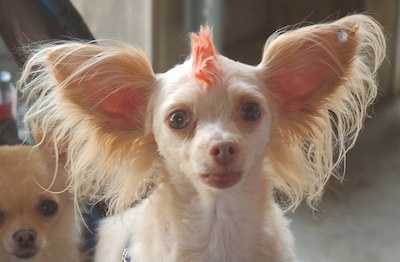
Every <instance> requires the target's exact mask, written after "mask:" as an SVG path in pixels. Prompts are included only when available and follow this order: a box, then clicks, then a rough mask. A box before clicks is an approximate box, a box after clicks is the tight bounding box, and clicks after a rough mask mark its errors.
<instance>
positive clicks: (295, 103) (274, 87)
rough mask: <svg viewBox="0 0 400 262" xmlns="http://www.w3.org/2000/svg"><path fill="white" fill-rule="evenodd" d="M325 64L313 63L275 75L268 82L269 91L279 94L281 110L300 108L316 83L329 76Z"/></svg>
mask: <svg viewBox="0 0 400 262" xmlns="http://www.w3.org/2000/svg"><path fill="white" fill-rule="evenodd" d="M328 72H329V70H328V69H327V66H326V65H322V64H315V65H312V66H307V67H303V68H299V69H296V70H294V71H291V72H285V73H282V74H279V75H277V76H276V77H274V78H273V81H272V82H271V83H270V84H271V86H270V88H271V91H273V92H274V93H276V94H279V96H280V97H281V98H283V99H282V100H283V101H282V104H281V109H282V110H283V111H293V110H300V109H301V108H302V107H303V106H304V104H303V102H304V100H306V99H307V98H309V97H310V96H311V95H312V93H313V92H314V91H316V90H317V89H318V85H319V84H321V83H323V82H324V81H325V80H328V78H329V73H328Z"/></svg>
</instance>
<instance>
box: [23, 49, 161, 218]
mask: <svg viewBox="0 0 400 262" xmlns="http://www.w3.org/2000/svg"><path fill="white" fill-rule="evenodd" d="M155 81H156V80H155V75H154V73H153V71H152V68H151V66H150V64H149V62H148V60H147V59H146V57H145V56H144V55H143V54H142V53H141V52H140V51H139V50H137V49H135V48H133V47H131V46H129V45H123V44H121V45H115V44H114V45H112V46H108V45H105V44H104V43H98V44H84V43H73V42H70V43H65V44H59V45H51V46H48V47H44V48H41V49H40V50H39V51H38V52H36V53H34V55H33V56H32V57H31V58H30V60H29V61H28V63H27V64H26V66H25V68H24V71H23V74H22V76H21V78H20V82H19V88H20V89H21V90H22V91H26V92H27V94H28V97H27V99H28V103H29V104H30V108H29V111H28V112H27V114H26V116H25V120H26V121H27V123H30V126H31V127H34V128H36V129H39V130H40V132H43V135H44V139H45V140H47V139H48V140H50V141H51V142H54V143H55V144H56V146H57V148H58V149H59V150H65V151H66V152H68V155H67V158H68V162H67V164H68V167H69V168H70V177H71V180H72V185H73V186H74V188H73V190H74V193H75V195H77V196H89V197H93V198H96V197H101V198H106V199H107V200H110V199H111V200H110V201H115V202H116V203H117V204H115V205H114V206H115V207H116V208H117V209H120V210H121V209H123V206H125V207H126V206H129V205H130V204H131V203H128V202H129V201H131V202H134V201H135V200H136V198H137V196H135V190H134V189H135V188H137V186H138V184H140V183H141V182H142V181H143V179H144V177H146V176H147V175H148V174H147V173H148V170H149V169H150V167H151V163H152V161H151V160H149V159H150V158H151V157H155V155H156V146H155V145H154V143H155V142H154V138H153V136H152V135H151V134H150V131H149V130H146V126H147V124H146V123H148V121H151V119H150V117H147V116H146V115H147V110H148V108H147V107H148V106H147V105H148V103H149V97H150V93H151V92H152V89H153V87H154V86H155ZM126 159H129V161H130V162H129V163H127V162H126ZM144 159H146V161H144ZM135 161H137V162H138V164H136V165H134V164H132V163H134V162H135ZM132 166H133V167H132ZM136 169H137V170H136ZM118 174H119V175H118ZM128 174H132V175H128ZM105 188H106V189H105ZM103 189H104V190H103ZM106 193H107V194H106ZM139 197H140V196H139ZM120 200H121V201H120ZM128 200H129V201H128Z"/></svg>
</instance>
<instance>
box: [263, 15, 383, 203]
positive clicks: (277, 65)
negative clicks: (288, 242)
mask: <svg viewBox="0 0 400 262" xmlns="http://www.w3.org/2000/svg"><path fill="white" fill-rule="evenodd" d="M384 56H385V39H384V36H383V33H382V29H381V27H380V26H379V25H378V24H377V23H376V22H375V21H374V20H373V19H371V18H369V17H368V16H364V15H353V16H348V17H346V18H343V19H341V20H338V21H336V22H334V23H330V24H319V25H314V26H308V27H304V28H300V29H297V30H294V31H290V32H286V33H283V34H280V35H277V36H276V35H275V36H273V37H272V38H271V39H270V40H269V41H267V44H266V47H265V51H264V55H263V60H262V63H261V64H260V66H259V67H260V68H261V69H262V71H263V75H264V77H265V84H266V88H267V89H268V92H269V94H270V96H271V98H272V100H273V102H274V103H275V109H276V111H275V112H276V116H275V121H274V124H275V127H274V128H273V132H275V133H274V134H273V136H272V139H271V145H270V150H269V154H270V156H271V158H272V159H273V160H272V161H271V163H272V164H273V165H274V168H275V170H276V171H277V173H278V175H279V177H277V178H276V179H274V180H273V181H278V182H277V185H276V186H277V188H278V189H280V190H281V191H282V192H284V193H286V195H288V196H289V198H290V200H291V201H290V203H292V205H293V206H296V205H298V204H299V202H300V200H301V199H302V197H303V195H306V196H307V197H308V201H309V202H312V201H314V200H316V199H318V197H319V196H320V195H321V193H322V190H323V186H324V184H325V183H326V181H327V179H328V178H329V176H330V175H331V174H332V173H334V170H335V168H336V167H337V165H338V163H339V162H341V160H343V158H344V156H345V153H346V152H347V150H348V149H349V148H351V147H352V146H353V144H354V142H355V139H356V137H357V135H358V132H359V131H360V129H361V127H362V123H363V120H364V117H365V115H366V111H367V107H368V106H369V105H370V104H371V103H372V102H373V100H374V99H375V97H376V94H377V86H376V81H375V76H376V70H377V68H378V66H379V65H380V64H381V63H382V61H383V58H384ZM335 150H336V151H335Z"/></svg>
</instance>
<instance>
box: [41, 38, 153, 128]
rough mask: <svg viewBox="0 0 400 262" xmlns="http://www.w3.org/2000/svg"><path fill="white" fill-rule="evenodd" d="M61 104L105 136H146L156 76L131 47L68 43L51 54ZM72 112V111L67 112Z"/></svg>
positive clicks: (145, 61) (142, 55)
mask: <svg viewBox="0 0 400 262" xmlns="http://www.w3.org/2000/svg"><path fill="white" fill-rule="evenodd" d="M48 63H49V67H50V68H52V69H51V70H52V72H53V75H54V77H55V79H56V81H57V82H58V87H59V88H60V94H62V96H63V99H62V101H66V102H69V103H72V105H73V106H76V108H75V110H76V111H75V112H76V114H78V113H83V114H85V115H86V117H87V119H86V120H88V121H91V122H92V124H93V125H94V127H95V128H100V129H103V130H104V132H113V131H116V132H121V131H122V132H124V131H128V132H132V131H133V132H137V131H139V132H141V131H143V129H144V122H145V120H144V117H145V113H146V108H147V102H148V96H149V93H150V91H151V87H152V86H153V85H154V82H155V76H154V73H153V71H152V68H151V66H150V64H149V62H148V61H147V59H146V57H145V56H144V54H142V53H141V52H140V51H138V50H137V49H134V48H132V47H128V46H124V47H123V48H122V47H109V46H100V45H95V44H93V45H87V44H85V45H83V44H76V43H75V44H69V45H68V44H67V45H65V46H63V47H60V48H58V49H56V50H55V51H53V52H52V53H50V54H49V56H48ZM68 112H69V113H72V112H73V111H68Z"/></svg>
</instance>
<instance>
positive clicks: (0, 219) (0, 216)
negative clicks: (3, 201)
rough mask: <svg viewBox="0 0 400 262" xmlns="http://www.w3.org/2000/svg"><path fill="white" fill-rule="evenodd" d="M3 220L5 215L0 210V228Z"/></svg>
mask: <svg viewBox="0 0 400 262" xmlns="http://www.w3.org/2000/svg"><path fill="white" fill-rule="evenodd" d="M5 218H6V214H4V212H3V211H2V210H0V226H1V223H2V222H3V221H4V219H5Z"/></svg>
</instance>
